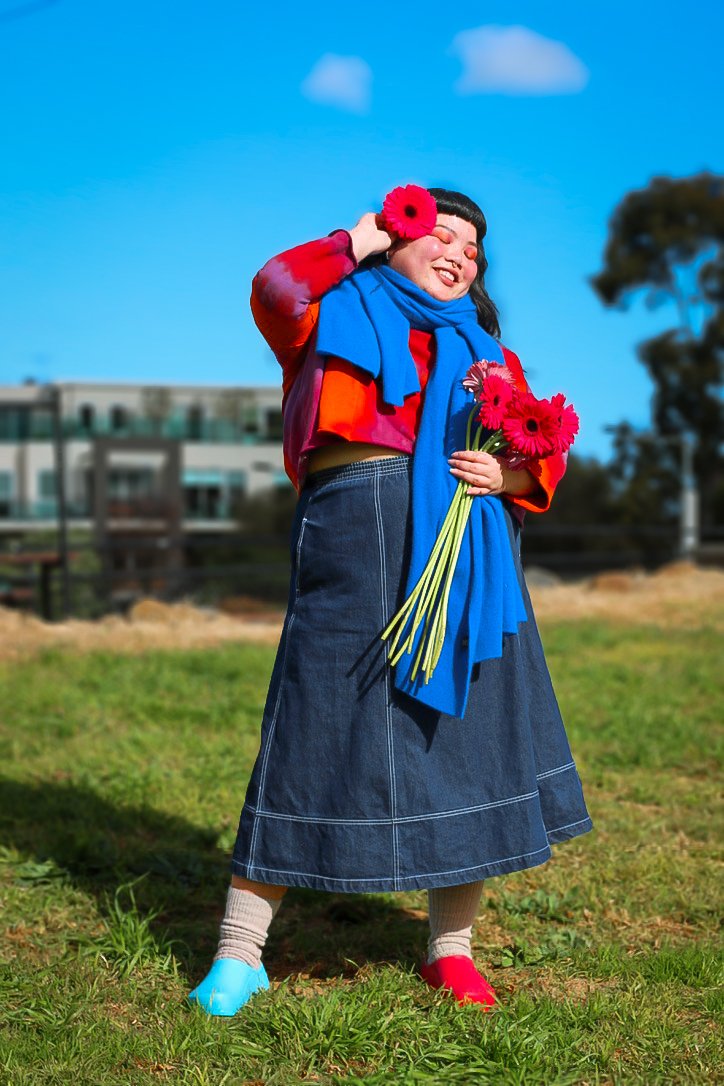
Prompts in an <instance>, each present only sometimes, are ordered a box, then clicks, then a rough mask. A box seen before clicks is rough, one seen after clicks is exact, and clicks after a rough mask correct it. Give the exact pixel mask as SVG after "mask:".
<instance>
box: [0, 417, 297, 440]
mask: <svg viewBox="0 0 724 1086" xmlns="http://www.w3.org/2000/svg"><path fill="white" fill-rule="evenodd" d="M62 428H63V436H64V437H65V438H66V440H69V441H71V440H72V441H92V440H93V438H94V437H114V438H123V437H136V438H138V437H141V438H144V437H148V438H153V437H165V438H170V439H171V440H174V441H190V442H203V443H207V444H222V443H225V444H232V445H260V444H262V443H270V442H271V443H274V444H278V443H280V442H281V440H282V428H281V424H279V425H277V424H274V425H269V426H266V427H263V428H259V429H252V428H251V427H250V425H249V424H247V425H244V424H242V423H238V424H237V423H233V422H229V421H228V420H226V419H203V420H189V419H185V418H178V417H176V418H174V417H172V418H168V419H164V420H159V421H157V420H154V419H146V418H129V419H128V420H127V421H126V422H124V424H123V425H115V426H112V425H111V422H110V419H108V418H99V419H97V420H96V421H95V422H94V423H93V425H92V426H84V425H83V424H82V423H81V422H80V420H78V419H75V418H65V419H63V424H62ZM53 436H54V435H53V426H52V421H51V419H50V417H46V416H44V415H35V416H32V417H28V416H25V417H20V416H18V415H16V414H15V413H13V412H8V413H1V414H0V441H2V442H16V441H51V440H52V439H53Z"/></svg>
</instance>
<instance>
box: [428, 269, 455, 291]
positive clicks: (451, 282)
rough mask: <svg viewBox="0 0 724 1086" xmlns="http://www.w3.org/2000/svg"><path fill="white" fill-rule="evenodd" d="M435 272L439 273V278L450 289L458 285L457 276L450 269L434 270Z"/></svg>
mask: <svg viewBox="0 0 724 1086" xmlns="http://www.w3.org/2000/svg"><path fill="white" fill-rule="evenodd" d="M432 270H433V271H434V272H437V274H438V278H439V279H441V280H442V281H443V283H444V284H445V285H446V286H448V287H454V286H455V284H456V283H457V281H458V280H457V276H456V275H455V273H454V272H452V271H450V270H449V268H433V269H432Z"/></svg>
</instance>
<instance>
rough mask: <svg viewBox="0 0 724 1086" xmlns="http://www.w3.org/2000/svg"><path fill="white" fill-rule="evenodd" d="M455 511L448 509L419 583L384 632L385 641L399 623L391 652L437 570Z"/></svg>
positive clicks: (383, 638)
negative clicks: (437, 562)
mask: <svg viewBox="0 0 724 1086" xmlns="http://www.w3.org/2000/svg"><path fill="white" fill-rule="evenodd" d="M454 513H455V510H454V508H453V506H452V505H451V507H450V509H448V512H447V515H446V517H445V520H444V521H443V524H442V527H441V529H440V532H439V534H438V537H437V540H436V541H435V546H434V547H433V549H432V552H431V554H430V557H429V558H428V560H427V564H426V565H425V568H424V570H423V571H422V573H421V575H420V578H419V580H418V582H417V584H416V585H415V587H414V588H413V590H412V592H411V593H410V595H409V596H408V597H407V599H406V600H405V602H404V604H403V605H402V607H401V608H400V610H399V611H398V612H397V614H396V615H395V616H394V617H393V619H392V621H391V622H390V623H389V625H388V626H387V628H386V629H385V630H384V632H383V633H382V635H381V636H382V640H383V641H384V640H385V639H386V638H387V637H389V635H390V633H391V632H392V630H393V629H394V628H395V626H397V625H398V624H399V629H398V631H397V635H396V636H395V639H394V641H393V643H392V645H391V646H390V651H391V652H394V650H395V648H396V646H397V641H398V639H399V637H400V635H401V634H402V632H403V630H404V628H405V626H406V624H407V620H408V618H409V616H410V614H411V612H412V610H413V608H414V606H415V602H416V600H417V598H418V596H420V595H421V594H424V593H425V589H426V588H427V586H428V584H429V582H430V580H431V578H432V577H433V574H434V572H435V563H436V561H437V558H438V556H439V554H440V553H441V551H442V550H443V549H444V547H445V544H446V542H447V537H448V535H449V532H450V530H451V528H452V526H453V523H454ZM391 662H392V661H391Z"/></svg>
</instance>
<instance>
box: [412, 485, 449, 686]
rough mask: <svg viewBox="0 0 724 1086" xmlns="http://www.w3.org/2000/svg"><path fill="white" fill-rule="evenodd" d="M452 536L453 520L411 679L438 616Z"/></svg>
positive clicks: (437, 569) (438, 566)
mask: <svg viewBox="0 0 724 1086" xmlns="http://www.w3.org/2000/svg"><path fill="white" fill-rule="evenodd" d="M455 497H457V492H456V495H455ZM459 504H460V503H459V502H457V503H456V502H455V501H454V500H453V503H452V504H451V508H454V509H455V512H456V517H457V510H458V508H459ZM454 534H455V520H454V521H453V524H452V528H451V531H450V533H449V540H448V544H447V546H446V548H445V551H444V553H443V556H442V558H441V560H440V561H439V562H438V564H437V567H436V569H435V575H434V577H433V580H432V592H431V599H430V603H429V606H428V607H427V621H426V623H425V628H424V630H423V633H422V636H421V638H420V645H419V648H418V651H417V655H416V657H415V663H414V665H413V668H412V672H411V677H412V678H413V679H414V678H415V677H416V675H417V669H418V665H419V663H420V658H421V657H422V655H423V650H424V648H425V645H426V644H429V642H430V638H431V637H432V634H433V631H434V629H435V623H436V620H437V614H438V610H439V594H440V585H441V582H442V579H443V576H444V574H445V570H446V569H447V565H448V561H449V554H450V551H451V547H452V545H453V544H454ZM419 624H420V619H419V618H418V619H417V622H416V624H415V626H414V628H413V630H412V633H411V635H410V638H409V641H410V649H409V651H412V645H413V641H414V635H415V631H416V630H417V627H418V626H419ZM424 669H425V662H424V659H423V670H424Z"/></svg>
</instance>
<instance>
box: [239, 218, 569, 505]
mask: <svg viewBox="0 0 724 1086" xmlns="http://www.w3.org/2000/svg"><path fill="white" fill-rule="evenodd" d="M356 266H357V262H356V260H355V257H354V254H353V252H352V244H351V238H350V236H349V234H348V233H347V231H346V230H336V231H335V232H334V233H333V234H331V235H330V236H329V237H326V238H321V239H320V240H318V241H310V242H307V243H306V244H305V245H298V246H296V247H295V248H293V249H289V250H288V251H287V252H285V253H281V254H280V255H279V256H275V257H272V259H271V260H269V261H268V262H267V263H266V264H265V265H264V267H263V268H262V269H261V271H260V272H259V273H258V275H256V276H255V278H254V282H253V284H252V293H251V308H252V313H253V314H254V320H255V321H256V324H257V327H258V328H259V331H260V332H261V334H262V335H263V336H264V339H265V340H266V341H267V343H268V344H269V346H270V347H271V349H272V351H273V352H274V354H275V355H276V357H277V359H278V361H279V364H280V365H281V367H282V412H284V409H285V407H286V404H287V401H288V398H289V394H290V392H291V389H292V387H293V386H294V385H295V382H297V381H298V380H304V376H305V375H304V363H305V360H306V358H307V356H308V347H309V343H310V340H311V338H312V333H313V331H314V327H315V324H316V322H317V318H318V315H319V303H320V300H321V299H322V298H323V296H324V295H325V294H326V293H327V291H328V290H331V289H332V287H334V286H336V284H337V283H339V282H340V280H341V279H343V278H344V276H345V275H349V273H350V272H352V271H354V269H355V268H356ZM501 346H502V345H501ZM502 351H503V355H504V357H505V362H506V364H507V366H508V368H509V369H510V372H511V373H512V375H513V377H514V379H515V382H516V384H517V385H518V387H519V388H520V389H523V390H527V388H528V384H527V381H526V379H525V376H524V374H523V368H522V366H521V364H520V360H519V358H518V356H517V355H515V354H513V352H512V351H509V350H508V349H507V348H506V347H502ZM410 352H411V354H412V357H413V359H414V361H415V365H416V367H417V372H418V375H419V378H420V391H419V392H416V393H413V394H411V395H410V396H407V397H406V398H405V402H404V404H402V406H400V407H394V406H391V405H390V404H386V403H385V402H384V401H383V400H382V396H381V391H380V388H379V385H378V384H377V382H376V381H375V379H374V378H372V377H370V376H369V374H366V373H364V372H363V371H362V370H360V369H359V368H358V367H357V366H354V365H353V364H352V363H351V362H346V361H344V359H341V358H334V357H328V358H327V359H326V363H325V367H324V373H323V375H322V379H321V386H320V387H319V389H318V392H317V393H314V394H312V396H311V398H310V401H309V402H310V403H312V404H315V403H316V418H315V419H314V420H310V425H309V428H308V433H309V436H308V437H305V438H304V439H303V440H302V441H299V440H297V441H296V442H290V441H287V440H285V447H284V465H285V468H286V471H287V474H288V475H289V478H290V479H291V481H292V483H293V484H294V486H295V487H296V489H297V490H299V489H301V485H302V483H303V481H304V474H305V471H306V454H308V453H309V451H310V450H311V449H314V448H318V447H320V446H321V445H328V444H330V443H332V442H334V441H362V442H368V443H370V444H374V445H384V446H387V447H389V448H391V449H395V450H398V451H400V452H407V453H411V452H412V451H413V450H414V446H415V437H416V434H417V428H418V424H419V421H420V415H421V413H422V407H423V402H424V395H425V385H426V384H427V379H428V377H429V375H430V370H431V367H432V365H433V363H434V360H435V338H434V335H433V334H432V333H430V332H422V331H418V330H416V329H412V330H411V331H410ZM285 432H286V428H285ZM292 446H294V447H295V448H296V449H298V450H299V451H300V452H301V454H302V455H301V457H299V456H297V455H296V453H295V454H294V455H292V454H291V448H292ZM565 469H566V462H565V458H564V457H563V456H551V457H547V458H546V459H544V460H540V461H536V462H534V463H533V464H532V465H531V471H532V474H534V475H535V477H536V479H537V483H538V486H537V488H536V490H535V491H534V492H532V493H531V494H527V495H525V496H524V497H518V496H515V495H506V499H507V500H508V501H509V502H511V503H512V504H513V505H516V506H518V507H519V509H520V510H521V512H522V510H524V509H528V510H530V511H532V512H539V513H540V512H543V511H544V510H546V509H547V508H548V507H549V505H550V502H551V498H552V496H553V492H554V490H555V488H556V485H557V484H558V482H559V481H560V479H561V477H562V476H563V473H564V472H565Z"/></svg>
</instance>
